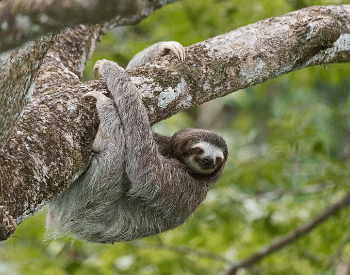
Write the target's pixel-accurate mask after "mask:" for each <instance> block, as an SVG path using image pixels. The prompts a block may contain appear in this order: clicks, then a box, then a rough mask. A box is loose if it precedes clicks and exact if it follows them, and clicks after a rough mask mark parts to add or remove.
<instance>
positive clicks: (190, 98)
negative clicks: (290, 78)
mask: <svg viewBox="0 0 350 275" xmlns="http://www.w3.org/2000/svg"><path fill="white" fill-rule="evenodd" d="M349 14H350V5H344V6H326V7H311V8H306V9H302V10H299V11H296V12H293V13H290V14H287V15H285V16H281V17H277V18H270V19H267V20H263V21H260V22H257V23H256V24H252V25H249V26H246V27H242V28H239V29H237V30H235V31H232V32H229V33H227V34H224V35H221V36H217V37H214V38H212V39H209V40H207V41H204V42H201V43H198V44H195V45H193V46H191V47H189V48H188V57H187V59H186V60H185V62H179V61H178V60H177V59H176V58H175V56H174V55H170V56H165V57H163V58H160V59H158V60H156V61H154V62H152V63H149V64H145V65H144V66H142V67H139V68H135V69H133V70H130V71H129V74H130V76H131V77H132V80H133V82H134V83H135V84H136V85H137V87H138V89H139V90H140V92H141V93H142V95H143V102H144V104H145V106H146V108H147V110H148V113H149V119H150V122H151V123H152V124H153V123H155V122H158V121H160V120H163V119H165V118H168V117H170V116H172V115H173V114H176V113H178V112H180V111H182V110H185V109H188V108H190V107H192V106H195V105H198V104H201V103H203V102H206V101H209V100H211V99H214V98H217V97H220V96H224V95H226V94H229V93H231V92H233V91H236V90H238V89H242V88H245V87H248V86H252V85H255V84H258V83H261V82H264V81H266V80H268V79H271V78H273V77H276V76H278V75H281V74H283V73H287V72H290V71H293V70H298V69H301V68H304V67H307V66H311V65H317V64H327V63H334V62H348V61H349V60H350V42H349V41H350V39H349V38H350V35H349V34H348V33H350V18H349ZM87 33H88V32H86V30H84V28H83V27H81V28H76V29H75V30H70V31H66V33H65V34H64V36H62V38H61V39H59V40H58V41H57V42H56V44H55V46H54V47H53V48H52V49H51V50H50V51H49V52H48V54H47V56H46V58H45V61H44V64H43V66H42V67H41V71H40V74H39V76H38V78H37V80H36V82H35V91H34V94H33V100H32V102H31V103H30V104H28V105H27V107H26V109H25V111H24V114H23V117H22V118H21V120H20V121H19V122H18V123H17V125H16V128H15V130H14V131H13V132H12V134H11V136H10V138H9V140H8V142H7V144H6V146H5V147H4V149H3V150H2V151H1V152H0V205H2V206H4V209H5V210H6V211H7V214H8V216H11V217H12V218H13V219H14V220H15V221H16V222H17V224H19V223H20V222H21V221H23V219H25V218H26V217H28V216H29V215H30V214H31V213H33V212H35V211H36V210H37V209H38V208H40V207H41V206H42V205H43V204H45V202H46V201H48V200H49V199H50V198H51V197H52V196H54V195H55V194H57V193H58V192H60V191H61V190H63V189H65V188H67V187H68V186H69V185H70V184H71V183H72V182H74V180H75V179H76V178H77V177H78V176H79V175H80V173H82V171H84V169H85V167H86V165H87V164H88V160H89V153H90V148H91V144H92V140H93V138H94V135H95V133H96V129H97V126H98V120H97V117H96V113H95V109H94V104H93V102H92V101H86V100H82V99H81V96H82V95H83V94H84V93H85V92H88V91H94V90H97V91H106V86H105V83H104V81H103V80H94V81H89V82H86V83H81V82H80V72H81V70H82V68H81V64H84V63H83V62H81V59H79V58H81V57H82V56H84V55H83V54H78V55H76V54H75V51H78V53H84V47H85V44H84V43H81V42H80V39H83V40H84V41H85V38H84V37H86V35H87ZM82 37H83V38H82ZM72 45H73V46H72ZM85 58H86V56H85Z"/></svg>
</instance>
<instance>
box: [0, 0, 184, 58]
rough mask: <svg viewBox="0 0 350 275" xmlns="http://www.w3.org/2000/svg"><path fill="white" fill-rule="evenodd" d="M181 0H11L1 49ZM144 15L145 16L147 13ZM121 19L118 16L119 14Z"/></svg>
mask: <svg viewBox="0 0 350 275" xmlns="http://www.w3.org/2000/svg"><path fill="white" fill-rule="evenodd" d="M175 1H177V0H151V1H145V0H64V1H63V0H58V1H47V0H26V1H21V0H8V1H5V2H1V3H0V26H1V27H0V52H2V51H5V50H9V49H12V48H13V47H17V46H20V45H22V44H23V43H24V42H26V41H29V40H32V39H34V38H37V37H40V36H43V35H47V34H48V33H51V32H53V31H59V30H63V29H64V28H67V27H74V26H77V25H79V24H97V23H103V22H106V21H109V20H112V19H113V18H115V17H116V16H118V15H119V17H121V16H122V17H124V18H125V17H128V16H131V15H132V16H135V15H137V14H138V16H140V15H142V14H143V13H145V15H146V14H147V13H148V11H147V9H148V8H150V7H157V8H159V7H161V6H163V5H164V4H166V3H172V2H175ZM145 15H143V16H145ZM117 19H118V17H117Z"/></svg>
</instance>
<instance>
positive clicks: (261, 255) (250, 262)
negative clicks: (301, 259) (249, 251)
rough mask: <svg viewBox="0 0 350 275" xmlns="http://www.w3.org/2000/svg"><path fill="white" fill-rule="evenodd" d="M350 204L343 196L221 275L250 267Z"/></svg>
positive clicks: (348, 198)
mask: <svg viewBox="0 0 350 275" xmlns="http://www.w3.org/2000/svg"><path fill="white" fill-rule="evenodd" d="M349 204H350V194H348V195H347V196H345V197H344V198H343V199H341V200H340V201H338V202H336V203H334V204H333V205H332V206H331V207H329V208H327V209H326V210H325V211H324V212H323V213H322V214H320V215H319V216H318V217H317V218H315V219H314V220H313V221H311V222H309V223H307V224H305V225H304V226H302V227H300V228H298V229H296V230H294V231H293V232H292V233H290V234H288V235H287V236H285V237H283V238H281V239H279V240H276V241H274V242H273V243H272V244H270V245H269V246H268V247H266V248H264V249H262V250H260V251H259V252H257V253H255V254H254V255H253V256H251V257H249V258H248V259H246V260H243V261H241V262H239V263H237V264H235V265H233V266H232V267H230V268H229V269H228V270H226V271H225V272H223V273H222V274H221V275H234V274H236V272H237V270H238V269H240V268H243V267H250V266H252V265H253V264H255V263H257V262H258V261H260V260H261V259H262V258H264V257H266V256H268V255H270V254H272V253H274V252H276V251H277V250H279V249H281V248H283V247H285V246H286V245H288V244H290V243H292V242H295V241H296V240H298V239H299V238H300V237H302V236H304V235H306V234H307V233H309V232H310V231H311V230H313V229H314V228H316V227H317V226H318V225H320V224H321V223H322V222H324V221H326V220H327V219H329V218H330V217H332V216H334V215H335V214H337V213H338V211H339V210H341V209H342V208H343V207H346V206H348V205H349Z"/></svg>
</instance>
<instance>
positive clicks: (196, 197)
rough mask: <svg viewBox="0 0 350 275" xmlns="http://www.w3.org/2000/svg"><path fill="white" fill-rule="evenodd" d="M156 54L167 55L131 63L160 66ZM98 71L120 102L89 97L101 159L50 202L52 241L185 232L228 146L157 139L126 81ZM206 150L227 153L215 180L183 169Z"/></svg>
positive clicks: (185, 135) (107, 65) (111, 71)
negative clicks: (207, 147)
mask: <svg viewBox="0 0 350 275" xmlns="http://www.w3.org/2000/svg"><path fill="white" fill-rule="evenodd" d="M167 43H169V42H167ZM176 43H177V42H176ZM176 46H178V45H177V44H176ZM180 46H181V45H180ZM152 47H153V48H152ZM181 47H182V46H181ZM168 49H169V48H168ZM180 50H182V49H180ZM162 51H164V49H163V50H162ZM152 53H153V54H152ZM154 54H157V55H159V54H161V52H160V51H159V43H158V44H156V45H153V46H151V47H150V48H148V49H146V50H145V51H143V52H141V53H139V54H138V55H137V56H136V57H135V58H136V60H133V61H131V62H130V63H132V64H134V65H135V64H136V65H135V66H137V65H140V64H142V63H145V62H147V61H149V60H150V59H153V58H155V56H154ZM180 56H181V55H180ZM181 59H182V58H181ZM134 65H133V66H134ZM96 67H97V68H98V69H99V72H100V74H101V76H102V77H103V78H104V79H105V81H106V83H107V86H108V89H109V91H110V93H111V95H112V97H113V100H112V99H109V98H107V97H105V96H104V95H102V94H99V93H88V94H87V95H86V96H93V97H95V98H96V99H97V101H96V107H97V111H98V115H99V118H100V126H99V130H98V133H97V135H96V138H95V141H94V144H93V150H94V152H95V153H94V156H93V158H92V161H91V164H90V166H89V168H88V170H87V171H86V172H85V173H84V174H83V175H81V176H80V177H79V178H78V179H77V180H76V181H75V182H74V183H73V184H72V185H71V186H70V187H69V188H68V189H67V190H65V191H63V192H62V193H61V194H59V195H58V196H57V197H56V198H54V199H53V200H52V201H51V202H50V204H49V213H48V218H47V226H48V234H49V238H55V237H58V236H60V235H72V236H73V237H74V238H80V239H84V240H87V241H92V242H102V243H113V242H118V241H129V240H133V239H136V238H142V237H146V236H150V235H155V234H158V233H160V232H163V231H166V230H169V229H172V228H174V227H177V226H179V225H180V224H182V223H183V222H184V221H185V220H186V219H187V218H188V217H189V215H190V214H191V213H192V212H193V211H194V210H195V209H196V208H197V207H198V205H199V204H200V203H201V202H202V201H203V199H204V198H205V197H206V194H207V192H208V189H209V186H210V185H211V184H212V183H214V182H216V181H217V180H218V179H219V177H220V176H221V173H222V171H223V168H224V164H225V162H226V159H227V146H226V143H225V141H224V139H223V138H222V137H220V136H218V135H217V134H215V133H213V132H210V131H206V130H200V129H192V128H187V129H184V130H181V131H179V132H177V133H175V134H174V136H173V137H166V136H161V135H158V134H155V133H153V131H152V129H151V126H150V124H149V121H148V116H147V113H146V109H145V107H144V106H143V104H142V102H141V97H140V95H139V92H138V91H137V89H136V87H135V86H134V84H133V83H132V82H131V80H130V78H129V76H128V75H127V73H126V72H124V70H123V69H122V68H120V67H119V66H118V65H117V64H116V63H114V62H111V61H107V60H102V61H98V63H97V64H96ZM130 67H131V66H130ZM113 101H114V102H113ZM114 103H115V105H114ZM115 106H116V107H115ZM200 142H204V143H205V144H213V146H214V147H215V148H216V149H215V150H216V151H215V150H212V152H217V148H220V150H221V151H220V150H219V152H218V153H220V155H221V156H223V159H222V158H220V157H217V156H216V155H214V156H213V158H214V159H215V157H216V160H215V164H214V165H215V169H216V170H215V171H214V172H213V173H211V174H205V173H201V172H202V171H201V169H197V170H193V169H192V170H191V168H189V167H188V166H186V165H185V164H184V163H185V162H186V161H189V159H192V160H193V161H195V159H199V158H200V155H198V156H194V154H195V152H194V151H191V150H194V149H191V148H193V146H194V145H196V144H197V143H200ZM196 152H197V153H198V149H197V151H196ZM218 153H215V154H218ZM190 157H191V158H190ZM185 160H186V161H185ZM204 169H205V168H203V170H204ZM211 169H213V166H211Z"/></svg>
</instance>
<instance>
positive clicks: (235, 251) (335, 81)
mask: <svg viewBox="0 0 350 275" xmlns="http://www.w3.org/2000/svg"><path fill="white" fill-rule="evenodd" d="M346 2H347V1H341V0H334V1H330V0H328V1H327V0H285V1H281V0H265V1H263V0H247V1H243V2H242V1H233V0H196V1H194V0H192V1H187V0H186V1H182V2H178V3H176V4H173V5H168V6H166V7H164V8H162V9H161V10H159V11H157V12H155V13H154V14H153V15H152V16H150V17H149V18H147V19H146V20H144V21H143V22H142V23H140V24H139V25H137V26H133V27H125V28H117V29H115V30H112V31H110V32H109V33H108V34H107V35H105V36H104V37H103V39H102V42H101V43H100V45H99V47H98V48H97V50H96V52H95V54H94V56H93V58H92V60H91V61H89V63H88V64H87V67H86V70H85V73H84V74H85V79H91V78H92V77H93V76H92V73H91V72H92V66H93V64H94V63H95V61H96V60H98V59H102V58H106V59H112V60H115V61H117V62H118V63H119V64H120V65H122V66H125V65H126V64H127V62H128V61H129V60H130V59H131V58H132V56H133V55H135V54H136V53H137V52H139V51H141V50H143V49H144V48H145V47H147V46H149V45H151V44H153V43H156V42H158V41H162V40H176V41H179V42H180V43H182V44H183V45H184V46H188V45H191V44H193V43H196V42H200V41H203V40H205V39H208V38H210V37H213V36H216V35H219V34H222V33H225V32H228V31H231V30H233V29H236V28H238V27H240V26H245V25H247V24H250V23H254V22H256V21H259V20H262V19H265V18H269V17H273V16H279V15H283V14H285V13H287V12H290V11H293V10H295V9H300V8H303V7H307V6H312V5H327V4H345V3H346ZM349 73H350V65H349V64H334V65H328V66H327V68H326V67H322V66H318V67H312V68H308V69H304V70H302V71H298V72H293V73H290V74H287V75H284V76H281V77H278V78H276V79H273V80H270V81H268V82H266V83H263V84H260V85H257V86H255V87H251V88H247V89H245V90H241V91H238V92H235V93H233V94H231V95H228V96H226V97H224V98H221V99H217V100H215V101H213V102H211V103H209V104H204V105H203V106H199V107H196V108H194V109H193V110H189V111H188V112H183V113H181V114H178V115H176V116H174V117H172V118H170V119H168V120H166V121H163V122H161V123H159V124H157V125H155V126H154V128H155V130H156V131H159V132H161V133H166V134H172V133H173V132H174V131H176V130H178V129H180V128H184V127H189V126H196V127H206V128H209V129H212V130H215V131H217V132H218V133H220V134H222V135H223V136H224V137H225V139H226V140H227V142H228V144H229V148H230V154H229V161H228V164H227V167H226V170H225V173H224V175H223V177H222V178H221V180H220V181H219V182H218V183H217V184H216V185H215V186H214V187H213V188H212V190H211V191H210V192H209V194H208V197H207V199H206V200H205V201H204V202H203V203H202V205H201V206H200V207H199V209H198V211H196V212H195V213H194V215H193V217H192V218H190V219H189V220H188V221H187V222H186V223H185V224H184V225H182V226H180V227H179V228H177V229H175V230H172V231H170V232H167V233H164V234H161V235H159V236H156V237H149V238H146V239H144V240H138V241H134V242H129V243H116V244H114V245H105V244H104V245H102V244H90V243H85V242H81V241H72V240H64V239H59V240H55V241H51V242H44V241H43V234H44V229H43V228H44V218H45V213H44V211H40V212H39V213H38V214H36V215H34V216H33V217H31V218H30V219H28V220H26V221H24V222H23V224H21V225H20V226H19V228H18V230H17V231H16V233H15V235H14V236H13V237H11V238H10V239H9V240H8V241H6V242H3V243H1V244H0V249H1V250H0V251H1V252H0V275H5V274H6V275H17V274H21V275H22V274H45V275H47V274H52V275H56V274H57V275H60V274H75V275H80V274H83V275H88V274H94V275H95V274H101V275H102V274H103V275H105V274H142V275H147V274H152V275H153V274H204V275H205V274H217V273H218V272H220V271H222V270H224V269H225V268H227V267H228V265H229V262H236V261H239V260H242V259H244V258H245V257H248V256H250V255H251V254H252V253H254V252H255V251H257V250H259V249H261V248H262V247H264V246H267V245H268V244H269V243H271V241H272V240H274V239H276V238H278V237H280V236H282V235H284V234H286V233H288V232H291V231H292V230H294V229H295V228H297V227H299V226H301V225H303V224H305V223H306V222H308V221H310V220H311V219H313V218H314V217H315V216H317V215H318V214H319V213H321V212H322V211H323V210H324V209H326V208H327V207H329V206H330V205H331V204H332V203H334V202H336V201H337V200H339V199H340V198H341V197H342V196H344V195H345V194H346V193H347V192H349V178H350V170H349V158H350V139H349V137H350V111H349V110H350V108H349V107H350V106H349V105H350V97H349V79H348V76H349V75H350V74H349ZM208 114H209V116H211V117H215V121H214V123H211V124H210V125H203V124H202V125H201V123H200V121H202V120H201V118H202V117H203V116H204V117H205V115H206V116H208ZM349 226H350V210H349V209H343V210H342V211H340V212H339V213H338V214H337V215H335V216H334V217H332V218H330V219H329V220H327V221H326V222H325V223H323V224H322V225H321V226H318V227H317V228H316V229H315V230H314V231H312V232H311V233H309V234H308V235H307V236H305V237H303V238H301V239H300V240H298V241H297V242H295V243H292V244H290V245H288V246H286V247H284V248H283V249H282V250H280V251H278V252H276V253H275V254H273V255H271V256H269V257H266V258H264V259H263V260H262V261H261V262H259V263H257V264H256V265H255V266H254V267H253V268H250V269H245V270H242V272H243V273H240V274H289V275H290V274H336V273H335V269H336V266H337V264H339V263H349V262H350V245H347V242H348V239H349V235H350V231H349ZM183 247H186V249H184V248H183Z"/></svg>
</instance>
